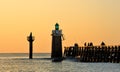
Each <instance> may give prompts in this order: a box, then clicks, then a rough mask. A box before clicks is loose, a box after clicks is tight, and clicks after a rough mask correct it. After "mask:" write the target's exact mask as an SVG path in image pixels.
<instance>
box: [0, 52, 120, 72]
mask: <svg viewBox="0 0 120 72" xmlns="http://www.w3.org/2000/svg"><path fill="white" fill-rule="evenodd" d="M28 56H29V55H28V53H0V72H120V63H84V62H78V61H76V60H74V59H70V58H68V59H65V60H63V61H62V62H52V60H51V58H50V56H51V55H50V53H34V55H33V59H29V57H28Z"/></svg>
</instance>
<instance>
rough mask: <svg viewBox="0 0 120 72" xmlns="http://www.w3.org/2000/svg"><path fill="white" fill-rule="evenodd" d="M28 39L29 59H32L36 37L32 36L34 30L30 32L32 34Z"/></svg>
mask: <svg viewBox="0 0 120 72" xmlns="http://www.w3.org/2000/svg"><path fill="white" fill-rule="evenodd" d="M27 40H28V41H29V59H32V54H33V41H34V37H33V36H32V32H31V33H30V36H28V37H27Z"/></svg>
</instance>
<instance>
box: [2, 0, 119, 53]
mask: <svg viewBox="0 0 120 72" xmlns="http://www.w3.org/2000/svg"><path fill="white" fill-rule="evenodd" d="M56 22H58V23H59V24H60V29H62V30H63V34H64V36H65V40H64V41H63V47H64V46H71V45H73V44H74V43H78V44H79V46H83V44H84V42H93V44H94V45H99V44H100V43H101V41H104V42H105V43H106V44H107V45H120V32H119V31H120V0H0V53H11V52H13V53H18V52H22V53H28V49H29V47H28V44H29V43H28V41H27V36H28V35H29V33H30V32H33V35H34V36H35V41H34V52H39V53H46V52H49V53H50V52H51V39H52V37H51V32H52V30H53V29H54V25H55V24H56Z"/></svg>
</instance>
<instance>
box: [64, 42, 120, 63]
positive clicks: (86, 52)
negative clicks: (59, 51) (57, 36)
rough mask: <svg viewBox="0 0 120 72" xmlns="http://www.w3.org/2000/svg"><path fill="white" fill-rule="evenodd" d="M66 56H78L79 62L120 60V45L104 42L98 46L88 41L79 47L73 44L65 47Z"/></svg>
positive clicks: (117, 61) (116, 61)
mask: <svg viewBox="0 0 120 72" xmlns="http://www.w3.org/2000/svg"><path fill="white" fill-rule="evenodd" d="M64 55H65V56H66V57H70V56H71V57H78V56H79V60H80V61H81V62H115V63H119V62H120V46H106V45H105V43H104V42H102V43H101V45H100V46H93V43H89V44H87V45H85V46H81V47H79V46H78V45H76V44H75V45H74V46H71V47H65V50H64Z"/></svg>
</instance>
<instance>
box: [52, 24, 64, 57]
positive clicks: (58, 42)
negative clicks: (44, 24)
mask: <svg viewBox="0 0 120 72" xmlns="http://www.w3.org/2000/svg"><path fill="white" fill-rule="evenodd" d="M62 35H63V34H62V30H59V24H58V23H56V24H55V30H52V53H51V58H62V39H61V37H62Z"/></svg>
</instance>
